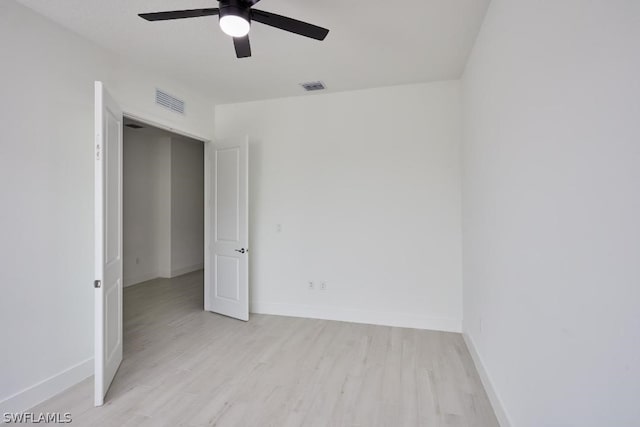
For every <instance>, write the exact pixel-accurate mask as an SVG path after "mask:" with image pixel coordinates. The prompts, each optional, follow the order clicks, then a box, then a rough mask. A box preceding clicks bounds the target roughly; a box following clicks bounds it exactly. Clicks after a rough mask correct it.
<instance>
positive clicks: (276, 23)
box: [251, 9, 329, 40]
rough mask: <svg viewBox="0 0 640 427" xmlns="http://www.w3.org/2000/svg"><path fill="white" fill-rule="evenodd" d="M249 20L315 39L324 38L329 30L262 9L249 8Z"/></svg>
mask: <svg viewBox="0 0 640 427" xmlns="http://www.w3.org/2000/svg"><path fill="white" fill-rule="evenodd" d="M251 20H253V21H258V22H261V23H263V24H265V25H269V26H271V27H276V28H280V29H281V30H285V31H289V32H291V33H296V34H300V35H301V36H305V37H310V38H312V39H316V40H324V38H325V37H327V34H329V30H327V29H326V28H322V27H318V26H317V25H313V24H308V23H306V22H302V21H298V20H297V19H293V18H287V17H286V16H281V15H276V14H275V13H271V12H265V11H264V10H258V9H251Z"/></svg>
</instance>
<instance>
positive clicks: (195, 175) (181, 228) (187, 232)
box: [171, 137, 204, 277]
mask: <svg viewBox="0 0 640 427" xmlns="http://www.w3.org/2000/svg"><path fill="white" fill-rule="evenodd" d="M201 268H204V145H203V143H202V142H198V141H193V140H188V139H184V138H177V137H174V138H171V277H175V276H178V275H180V274H185V273H188V272H191V271H195V270H199V269H201Z"/></svg>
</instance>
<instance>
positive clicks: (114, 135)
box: [93, 81, 249, 406]
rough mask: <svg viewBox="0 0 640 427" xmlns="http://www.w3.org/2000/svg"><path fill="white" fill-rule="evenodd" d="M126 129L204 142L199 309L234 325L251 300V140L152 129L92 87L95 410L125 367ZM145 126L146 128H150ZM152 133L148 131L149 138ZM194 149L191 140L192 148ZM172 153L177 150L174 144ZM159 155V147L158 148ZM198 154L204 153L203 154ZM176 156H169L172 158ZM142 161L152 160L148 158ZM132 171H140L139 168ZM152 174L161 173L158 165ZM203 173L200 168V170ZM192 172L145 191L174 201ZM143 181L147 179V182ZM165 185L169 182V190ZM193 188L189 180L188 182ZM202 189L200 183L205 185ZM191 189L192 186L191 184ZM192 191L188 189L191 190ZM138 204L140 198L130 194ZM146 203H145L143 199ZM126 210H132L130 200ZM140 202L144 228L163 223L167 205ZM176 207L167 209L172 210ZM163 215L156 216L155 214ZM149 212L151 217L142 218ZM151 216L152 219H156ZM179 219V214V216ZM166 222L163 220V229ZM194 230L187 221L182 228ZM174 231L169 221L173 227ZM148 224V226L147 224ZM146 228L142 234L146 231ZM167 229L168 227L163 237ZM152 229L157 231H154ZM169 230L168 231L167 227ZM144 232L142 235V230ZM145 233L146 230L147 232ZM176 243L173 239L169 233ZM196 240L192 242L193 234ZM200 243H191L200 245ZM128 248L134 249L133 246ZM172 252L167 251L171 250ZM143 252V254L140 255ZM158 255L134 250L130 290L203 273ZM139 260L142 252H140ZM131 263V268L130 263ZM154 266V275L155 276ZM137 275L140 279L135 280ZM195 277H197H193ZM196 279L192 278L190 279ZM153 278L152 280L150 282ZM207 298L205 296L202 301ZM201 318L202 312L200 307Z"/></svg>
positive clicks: (155, 125) (161, 127)
mask: <svg viewBox="0 0 640 427" xmlns="http://www.w3.org/2000/svg"><path fill="white" fill-rule="evenodd" d="M125 120H126V122H127V124H128V125H130V126H127V127H128V128H131V129H137V130H140V129H144V128H146V127H152V128H157V129H155V130H153V133H157V132H160V133H161V134H162V135H163V137H167V133H168V137H169V140H170V141H172V140H173V139H174V138H175V139H185V138H186V139H192V140H193V139H195V140H197V141H200V142H199V144H202V143H204V147H203V150H202V152H203V166H204V173H203V178H204V179H203V181H204V182H203V183H202V185H203V188H204V191H199V195H200V196H199V199H198V198H196V199H194V200H199V202H198V203H201V205H200V206H204V209H203V210H204V212H203V216H204V221H203V222H204V224H203V229H204V230H203V231H204V232H203V233H201V236H204V244H201V245H200V248H201V249H202V251H203V253H204V262H203V265H204V271H203V272H202V277H204V280H202V279H200V280H199V283H202V281H204V292H203V293H204V295H203V296H204V299H203V300H202V299H201V300H200V307H202V306H204V310H206V311H212V312H215V313H219V314H223V315H226V316H230V317H233V318H236V319H241V320H245V321H246V320H248V319H249V304H248V300H249V293H248V287H249V286H248V256H249V252H248V251H249V248H248V237H249V236H248V150H249V139H248V137H242V138H229V139H225V140H219V141H216V143H215V144H213V143H211V142H210V141H207V140H204V139H201V138H198V137H194V136H192V135H189V134H187V133H184V132H180V131H176V130H175V129H173V128H170V127H167V126H164V125H162V124H158V123H154V122H153V121H149V120H146V119H142V118H139V117H137V116H135V115H133V114H129V113H125V112H124V111H123V110H122V109H121V108H120V106H119V104H118V102H117V100H116V99H115V98H114V97H113V96H112V95H111V94H110V93H109V91H108V90H107V89H106V88H105V87H104V84H103V83H102V82H100V81H96V82H95V145H94V149H95V153H94V165H95V182H94V184H95V186H94V188H95V209H94V218H95V229H94V232H95V234H94V255H95V276H94V277H95V280H94V283H93V287H94V288H95V292H94V308H95V310H94V312H95V317H94V318H95V337H94V346H95V350H94V365H95V370H94V372H95V375H94V389H95V393H94V404H95V405H96V406H102V405H103V403H104V397H105V394H106V393H107V391H108V390H109V387H110V385H111V383H112V381H113V379H114V376H115V374H116V372H117V371H118V368H119V367H120V364H121V363H122V360H123V323H122V320H123V288H124V282H125V279H124V274H123V273H124V266H123V264H124V261H123V258H124V253H123V238H124V229H123V199H124V197H123V145H124V144H123V134H124V123H125ZM145 125H146V126H145ZM149 132H151V131H149ZM187 142H188V143H189V144H191V147H192V149H193V147H194V145H193V141H190V142H189V141H187ZM169 147H172V144H171V143H170V144H169ZM154 148H155V147H154ZM198 150H199V149H198ZM170 151H172V149H169V152H170ZM142 152H143V154H142V155H141V156H140V157H141V158H142V159H143V160H145V161H147V160H149V159H148V157H150V156H147V155H145V154H144V150H142ZM171 166H172V163H171V161H169V162H168V163H164V169H168V170H171ZM134 169H135V168H134ZM151 169H152V170H155V171H162V170H163V167H162V166H158V167H156V168H155V169H154V168H151ZM198 169H199V168H198ZM191 172H192V171H191V170H189V172H185V173H184V174H178V176H177V178H176V183H174V182H173V179H170V180H169V181H165V184H164V186H162V185H160V186H157V185H156V184H158V183H157V182H155V180H154V178H151V179H149V178H147V180H150V181H153V182H150V183H149V182H147V183H148V184H153V186H154V187H153V188H154V189H155V190H149V191H147V192H143V195H144V196H149V195H150V194H152V193H153V192H154V191H155V192H157V193H158V194H159V195H163V193H167V192H168V193H171V190H172V188H174V189H177V191H176V193H175V194H182V193H183V192H184V193H186V192H187V191H186V190H184V183H182V184H181V183H180V182H181V180H182V179H183V178H184V176H187V175H189V176H190V175H191ZM142 181H144V180H142ZM167 182H170V184H168V186H167V184H166V183H167ZM189 182H192V181H189ZM201 182H202V181H201ZM187 187H189V186H188V185H187ZM189 190H191V189H190V188H189ZM133 194H134V196H133V197H134V199H136V200H135V202H138V200H137V198H138V197H139V196H140V194H139V193H138V192H133ZM144 200H147V199H145V198H144V197H143V202H144ZM128 203H132V201H131V200H129V202H128ZM157 203H158V204H156V202H155V199H154V202H153V203H152V202H149V201H148V200H147V202H146V203H142V205H144V206H143V207H142V209H141V212H142V216H143V217H144V221H145V222H152V221H151V218H150V217H152V218H153V221H161V222H162V215H163V212H162V210H161V209H157V208H158V207H160V206H161V205H162V203H165V205H166V203H167V202H166V201H165V202H157ZM170 205H171V202H169V206H170ZM156 210H159V212H156ZM145 212H146V215H147V216H146V217H145ZM171 212H172V211H171V209H169V210H166V209H165V210H164V214H165V215H167V213H168V215H169V216H170V215H171ZM152 214H153V215H152ZM178 216H179V215H178ZM166 222H167V221H166V220H165V221H164V223H166ZM185 223H186V224H189V225H191V222H190V221H189V220H186V221H183V222H182V224H183V225H184V224H185ZM169 224H170V221H169ZM145 225H147V224H145ZM143 228H144V227H143ZM166 229H167V228H166V227H165V229H164V230H166ZM154 230H155V229H154ZM169 230H171V228H169ZM138 231H139V230H138ZM147 231H148V230H147ZM163 233H164V237H165V238H166V236H167V234H166V231H160V232H157V233H156V232H153V231H152V232H151V233H149V234H150V235H151V236H152V241H156V242H157V241H160V240H157V239H158V234H163ZM168 233H169V234H168V236H169V238H168V239H169V240H171V236H172V232H171V231H169V232H168ZM193 236H195V235H193ZM197 238H198V236H195V237H194V239H197ZM131 248H134V249H136V248H135V245H134V244H132V246H131ZM169 248H170V246H169ZM138 249H139V248H138ZM152 249H153V250H156V253H155V255H154V254H152V255H149V253H146V254H147V255H143V256H140V255H136V252H135V250H134V251H132V250H131V249H129V252H131V253H129V254H128V255H129V256H128V261H127V263H128V275H129V277H128V278H127V282H128V283H127V284H129V285H132V284H134V283H136V282H139V281H140V280H144V279H145V277H144V275H163V274H164V275H169V276H170V275H173V274H180V273H185V272H186V271H190V270H193V269H196V268H198V267H200V264H199V263H198V262H197V261H196V263H195V264H193V263H192V264H188V263H184V259H185V257H182V258H181V257H179V256H178V257H176V258H175V259H176V260H181V261H182V262H183V263H182V265H180V264H179V263H178V262H177V261H176V263H175V264H174V263H173V259H174V258H172V256H174V255H176V254H175V253H174V252H173V249H171V248H170V249H166V247H165V249H164V252H163V250H158V249H157V248H155V249H154V248H152ZM138 252H139V253H145V252H143V251H141V250H138ZM145 259H146V261H147V263H146V265H145V269H140V268H139V267H137V266H139V265H140V264H143V260H145ZM132 261H133V263H132ZM153 266H155V268H156V270H155V273H152V272H153V271H154V270H153ZM132 271H133V272H134V273H135V274H138V276H136V275H135V274H134V273H131V272H132ZM196 271H198V270H196ZM192 274H195V273H192ZM147 277H149V276H147ZM200 295H201V296H202V293H201V294H200ZM199 311H200V312H202V311H203V310H202V309H201V308H200V309H199Z"/></svg>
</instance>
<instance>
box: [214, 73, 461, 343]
mask: <svg viewBox="0 0 640 427" xmlns="http://www.w3.org/2000/svg"><path fill="white" fill-rule="evenodd" d="M459 89H460V88H459V83H458V82H442V83H433V84H421V85H411V86H398V87H389V88H382V89H373V90H364V91H354V92H343V93H335V94H326V95H317V96H309V97H298V98H287V99H277V100H271V101H261V102H251V103H243V104H233V105H222V106H217V107H216V115H215V117H216V121H215V129H216V136H217V137H219V138H224V137H229V136H235V135H244V134H249V135H250V136H251V137H252V141H253V143H252V144H251V145H250V161H249V163H250V173H251V177H250V206H249V209H250V224H251V225H250V249H251V252H250V255H251V271H250V277H251V300H252V301H251V303H252V310H253V311H254V312H263V313H274V314H288V315H299V316H304V317H319V318H327V319H339V320H349V321H357V322H367V323H381V324H389V325H400V326H411V327H418V328H433V329H444V330H454V331H455V330H460V328H461V310H462V307H461V302H462V296H461V247H460V245H461V230H460V192H459V185H460V182H459V174H460V169H459V142H460V114H461V112H460V90H459ZM277 224H280V225H281V226H282V231H281V232H278V231H277ZM308 281H315V282H316V287H317V286H318V284H319V283H320V282H322V281H326V282H327V284H328V287H327V289H326V290H319V289H317V288H316V290H313V291H310V290H308V289H307V282H308Z"/></svg>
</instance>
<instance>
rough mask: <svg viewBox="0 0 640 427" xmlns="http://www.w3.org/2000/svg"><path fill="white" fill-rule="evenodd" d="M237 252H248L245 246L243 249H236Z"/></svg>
mask: <svg viewBox="0 0 640 427" xmlns="http://www.w3.org/2000/svg"><path fill="white" fill-rule="evenodd" d="M235 251H236V252H240V253H241V254H243V253H245V252H247V250H246V249H245V248H242V249H235Z"/></svg>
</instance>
